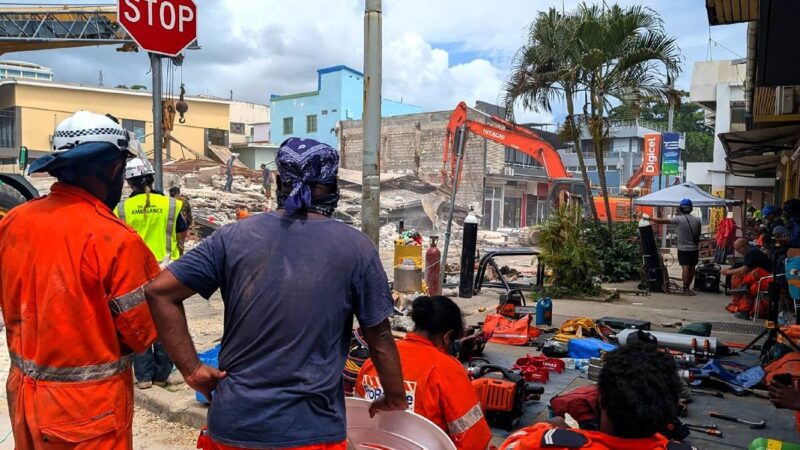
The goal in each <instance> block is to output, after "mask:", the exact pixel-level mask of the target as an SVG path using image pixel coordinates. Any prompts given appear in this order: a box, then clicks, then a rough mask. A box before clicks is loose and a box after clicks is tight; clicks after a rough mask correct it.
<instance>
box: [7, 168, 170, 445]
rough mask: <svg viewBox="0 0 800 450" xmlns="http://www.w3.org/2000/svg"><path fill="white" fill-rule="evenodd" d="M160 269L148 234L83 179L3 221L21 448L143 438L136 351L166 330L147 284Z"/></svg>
mask: <svg viewBox="0 0 800 450" xmlns="http://www.w3.org/2000/svg"><path fill="white" fill-rule="evenodd" d="M158 272H159V268H158V264H157V263H156V261H155V259H154V258H153V254H152V252H150V250H149V249H148V248H147V246H145V244H144V242H142V240H141V238H140V237H139V235H137V234H136V232H135V231H133V229H131V228H129V227H128V226H127V225H125V224H124V223H123V222H122V221H120V220H119V219H117V218H116V217H115V216H114V214H113V213H112V212H111V210H110V209H109V208H108V207H107V206H105V205H104V204H103V203H102V202H100V201H99V200H97V199H96V198H95V197H93V196H92V195H90V194H89V193H88V192H86V191H84V190H82V189H79V188H77V187H74V186H70V185H66V184H62V183H56V184H55V185H53V188H52V192H51V194H50V195H48V196H47V197H43V198H40V199H36V200H33V201H31V202H29V203H27V204H25V205H22V206H19V207H17V208H15V209H14V210H12V211H11V212H10V213H9V214H8V215H7V216H6V217H4V218H3V219H2V220H0V307H2V310H3V319H4V320H5V324H6V337H7V341H8V350H9V353H10V357H11V371H10V374H9V377H8V382H7V383H6V389H7V394H8V407H9V411H10V415H11V421H12V422H11V425H12V428H13V431H14V441H15V444H16V448H17V449H20V450H27V449H42V448H59V449H130V448H132V447H133V442H132V441H133V437H132V428H131V426H132V420H133V375H132V373H131V361H132V358H133V355H132V352H141V351H143V350H144V349H145V348H147V347H148V346H149V345H150V344H152V342H153V341H154V340H155V338H156V330H155V327H154V325H153V320H152V318H151V316H150V311H149V310H148V308H147V303H145V298H144V284H145V283H147V282H148V281H150V280H151V279H152V278H154V277H155V276H156V275H157V274H158Z"/></svg>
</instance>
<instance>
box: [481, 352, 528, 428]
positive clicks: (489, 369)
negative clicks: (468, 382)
mask: <svg viewBox="0 0 800 450" xmlns="http://www.w3.org/2000/svg"><path fill="white" fill-rule="evenodd" d="M470 373H471V375H472V377H473V380H472V386H473V387H475V391H476V393H477V394H478V401H480V403H481V406H482V407H483V414H484V416H486V421H487V422H489V425H490V426H492V427H496V428H501V429H504V430H512V429H514V428H515V427H516V426H517V423H518V422H519V418H520V417H521V416H522V413H523V412H524V410H525V402H526V401H528V400H538V399H539V398H540V396H541V395H542V394H544V386H542V385H541V384H538V383H526V382H525V379H524V378H522V376H520V375H517V374H514V373H511V372H510V371H509V370H507V369H506V368H504V367H501V366H498V365H494V364H486V365H482V366H479V367H473V368H471V371H470Z"/></svg>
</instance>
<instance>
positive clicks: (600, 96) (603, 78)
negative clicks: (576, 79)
mask: <svg viewBox="0 0 800 450" xmlns="http://www.w3.org/2000/svg"><path fill="white" fill-rule="evenodd" d="M576 17H577V21H578V30H577V39H576V40H577V43H578V47H579V49H580V53H581V55H582V57H581V59H580V62H579V64H580V66H581V71H580V73H581V74H582V75H583V78H582V79H581V80H580V81H581V83H582V84H583V85H584V87H585V89H586V90H587V91H588V93H589V102H588V105H586V106H584V119H585V122H586V125H587V129H588V131H589V134H590V135H591V136H592V141H593V147H594V154H595V158H596V160H597V167H598V175H599V179H600V189H601V190H602V194H603V201H604V203H605V210H606V217H607V220H608V227H609V230H611V229H612V222H611V208H610V205H609V201H608V187H607V184H606V177H605V161H604V158H603V156H604V152H605V149H606V144H607V138H608V134H609V126H608V122H607V121H606V119H605V117H604V115H605V113H606V111H607V110H608V109H610V107H611V101H612V100H616V101H619V102H622V103H623V104H626V105H628V106H630V107H632V108H633V109H634V110H637V109H639V104H640V102H641V101H642V99H643V98H646V97H651V98H656V99H658V100H661V101H666V102H675V103H677V102H678V101H679V95H678V93H677V92H676V91H675V90H674V89H672V87H671V85H672V82H673V80H675V78H676V77H677V76H678V75H679V74H680V71H681V67H680V63H681V57H680V48H679V47H678V44H677V42H676V41H675V39H674V38H672V37H670V36H668V35H667V34H666V33H665V32H664V29H663V25H662V21H661V18H660V17H659V15H658V14H657V13H656V12H655V11H653V10H652V9H650V8H647V7H643V6H631V7H628V8H622V7H620V6H619V5H613V6H611V7H606V6H602V7H601V6H597V5H591V6H589V5H586V4H585V3H584V4H581V5H580V6H579V7H578V10H577V12H576Z"/></svg>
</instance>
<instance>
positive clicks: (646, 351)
mask: <svg viewBox="0 0 800 450" xmlns="http://www.w3.org/2000/svg"><path fill="white" fill-rule="evenodd" d="M598 390H599V394H600V395H599V397H600V430H599V431H587V430H573V429H568V428H558V427H557V426H556V425H554V424H551V423H539V424H535V425H533V426H531V427H527V428H524V429H522V430H520V431H518V432H516V433H514V434H512V435H511V436H509V438H508V439H507V440H506V442H505V443H503V445H502V446H501V447H500V450H539V449H547V450H560V449H577V448H580V449H596V450H664V449H669V450H690V449H692V448H693V447H692V446H690V445H688V444H683V443H677V442H670V441H669V440H668V439H667V438H665V437H664V436H662V435H661V434H660V433H659V430H662V429H665V428H666V427H667V426H668V425H669V424H670V423H672V422H673V420H674V419H675V417H677V415H678V398H679V396H680V392H681V380H680V378H679V377H678V370H677V367H676V365H675V361H674V360H673V359H672V358H671V357H669V356H668V355H666V354H664V353H661V352H659V351H658V350H657V348H656V347H655V346H654V345H652V344H647V343H637V344H633V345H628V346H625V347H620V348H618V349H617V350H615V351H613V352H611V353H608V354H607V355H606V360H605V364H604V366H603V369H602V370H601V372H600V379H599V381H598Z"/></svg>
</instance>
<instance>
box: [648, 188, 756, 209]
mask: <svg viewBox="0 0 800 450" xmlns="http://www.w3.org/2000/svg"><path fill="white" fill-rule="evenodd" d="M685 198H688V199H689V200H691V201H692V205H694V207H696V208H703V207H710V206H716V207H722V206H733V205H738V204H740V203H742V202H741V200H726V199H724V198H719V197H714V196H713V195H711V194H709V193H708V192H706V191H704V190H702V189H700V188H699V187H697V185H696V184H694V183H691V182H686V183H683V184H677V185H675V186H670V187H668V188H666V189H662V190H660V191H656V192H653V193H651V194H648V195H645V196H644V197H639V198H637V199H636V200H634V201H633V204H634V205H636V206H667V207H668V206H674V207H677V206H679V205H680V203H681V200H683V199H685Z"/></svg>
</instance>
